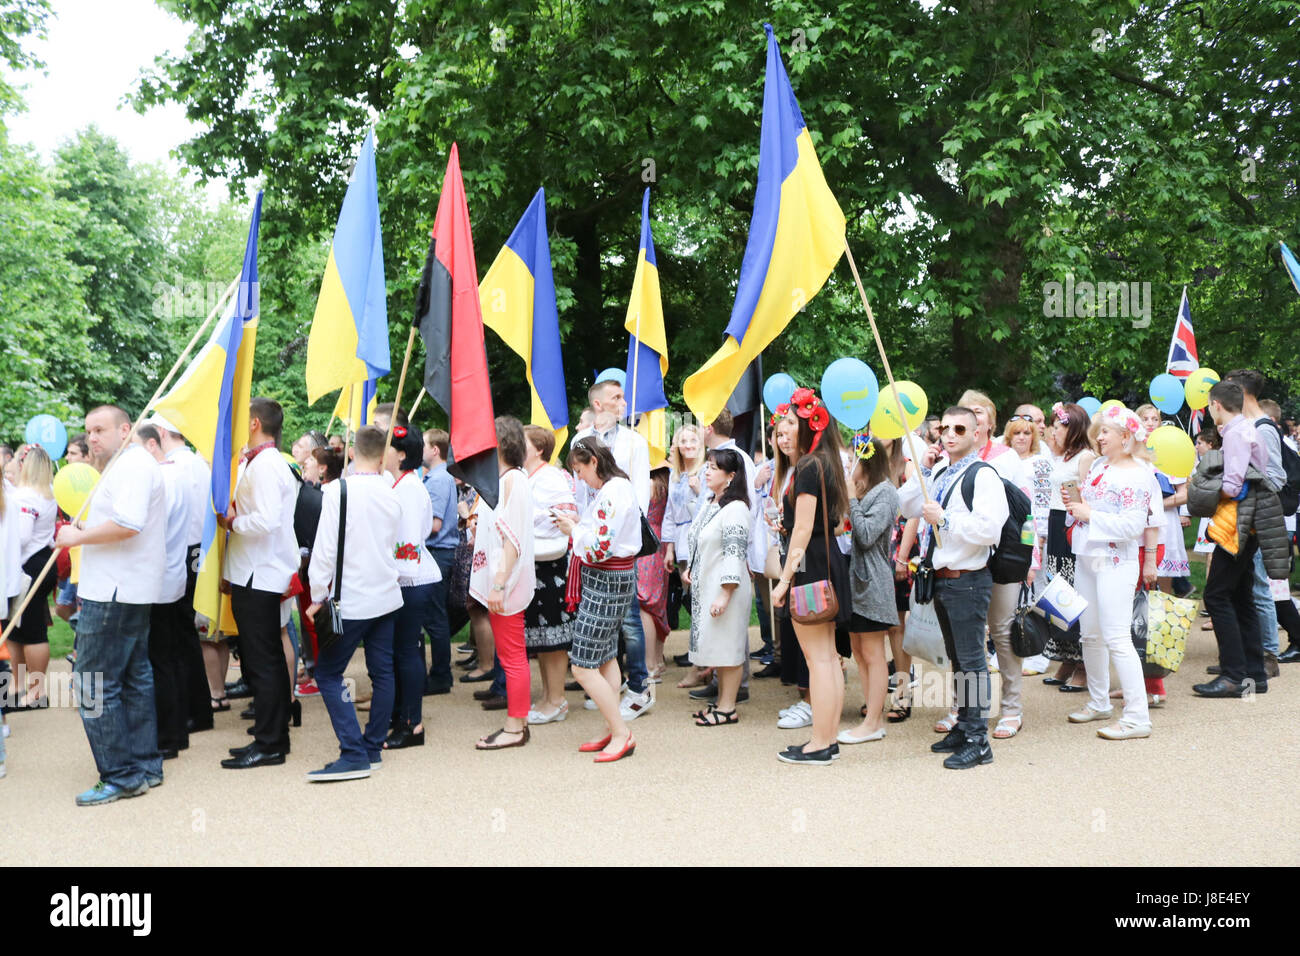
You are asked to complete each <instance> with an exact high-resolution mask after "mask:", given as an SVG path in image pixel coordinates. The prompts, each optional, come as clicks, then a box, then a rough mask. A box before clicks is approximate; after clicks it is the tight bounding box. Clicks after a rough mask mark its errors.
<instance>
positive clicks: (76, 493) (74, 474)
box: [54, 461, 99, 518]
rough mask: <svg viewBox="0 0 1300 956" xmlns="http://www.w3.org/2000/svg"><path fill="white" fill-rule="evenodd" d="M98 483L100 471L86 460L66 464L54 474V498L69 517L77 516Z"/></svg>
mask: <svg viewBox="0 0 1300 956" xmlns="http://www.w3.org/2000/svg"><path fill="white" fill-rule="evenodd" d="M98 483H99V472H97V471H96V470H95V469H94V468H93V467H91V466H90V465H88V464H86V463H85V462H84V461H78V462H74V463H73V464H71V465H64V466H63V467H62V468H60V469H59V473H58V474H57V475H55V476H54V500H55V501H56V502H58V505H59V507H60V508H62V509H63V511H64V512H66V513H67V515H68V516H69V517H74V518H75V517H76V516H77V515H78V514H79V513H80V512H81V506H82V505H84V504H85V503H86V497H87V496H88V495H89V494H90V492H91V491H92V490H93V489H94V487H95V485H96V484H98Z"/></svg>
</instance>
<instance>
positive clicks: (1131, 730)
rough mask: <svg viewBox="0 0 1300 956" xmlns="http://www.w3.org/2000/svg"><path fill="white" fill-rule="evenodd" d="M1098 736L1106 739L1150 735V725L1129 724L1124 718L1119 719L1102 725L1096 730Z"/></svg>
mask: <svg viewBox="0 0 1300 956" xmlns="http://www.w3.org/2000/svg"><path fill="white" fill-rule="evenodd" d="M1097 736H1098V737H1103V738H1105V739H1106V740H1134V739H1136V738H1138V737H1150V736H1151V725H1150V724H1147V725H1146V726H1145V727H1139V726H1138V725H1137V724H1130V723H1129V722H1128V721H1126V720H1121V721H1120V722H1119V723H1118V724H1111V725H1110V726H1109V727H1103V728H1101V730H1099V731H1097Z"/></svg>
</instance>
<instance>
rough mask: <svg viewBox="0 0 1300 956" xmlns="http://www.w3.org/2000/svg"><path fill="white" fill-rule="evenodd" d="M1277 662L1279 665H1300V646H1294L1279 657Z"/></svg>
mask: <svg viewBox="0 0 1300 956" xmlns="http://www.w3.org/2000/svg"><path fill="white" fill-rule="evenodd" d="M1277 662H1278V663H1279V664H1300V644H1292V645H1291V646H1290V647H1288V648H1287V649H1286V650H1285V651H1283V652H1282V653H1281V654H1279V655H1277Z"/></svg>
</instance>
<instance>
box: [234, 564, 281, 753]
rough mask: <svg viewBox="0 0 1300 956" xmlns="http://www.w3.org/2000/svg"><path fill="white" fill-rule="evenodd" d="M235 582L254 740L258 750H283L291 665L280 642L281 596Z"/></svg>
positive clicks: (236, 609)
mask: <svg viewBox="0 0 1300 956" xmlns="http://www.w3.org/2000/svg"><path fill="white" fill-rule="evenodd" d="M251 585H252V578H251V577H250V578H249V583H248V584H246V585H241V584H232V585H231V587H230V606H231V609H232V610H233V611H234V612H235V626H236V627H238V628H239V660H240V667H241V668H242V669H243V674H244V681H245V682H246V683H247V684H248V686H249V688H250V689H251V690H252V691H253V709H254V711H255V712H256V714H257V717H256V718H255V719H254V721H253V740H254V742H255V743H256V744H257V746H258V749H259V750H263V751H265V752H267V753H284V752H285V751H286V750H287V749H288V747H289V704H290V700H289V665H288V664H287V663H286V662H285V659H284V645H283V644H281V643H280V595H279V594H278V593H277V592H275V591H258V590H256V589H255V588H253V587H252V586H251Z"/></svg>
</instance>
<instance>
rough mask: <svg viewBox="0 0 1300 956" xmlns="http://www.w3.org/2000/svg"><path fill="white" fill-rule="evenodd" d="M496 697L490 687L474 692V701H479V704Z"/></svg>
mask: <svg viewBox="0 0 1300 956" xmlns="http://www.w3.org/2000/svg"><path fill="white" fill-rule="evenodd" d="M496 696H497V695H496V694H494V693H492V688H491V687H484V688H482V689H480V690H476V691H474V699H475V700H477V701H479V702H482V701H485V700H491V699H492V698H493V697H496Z"/></svg>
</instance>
